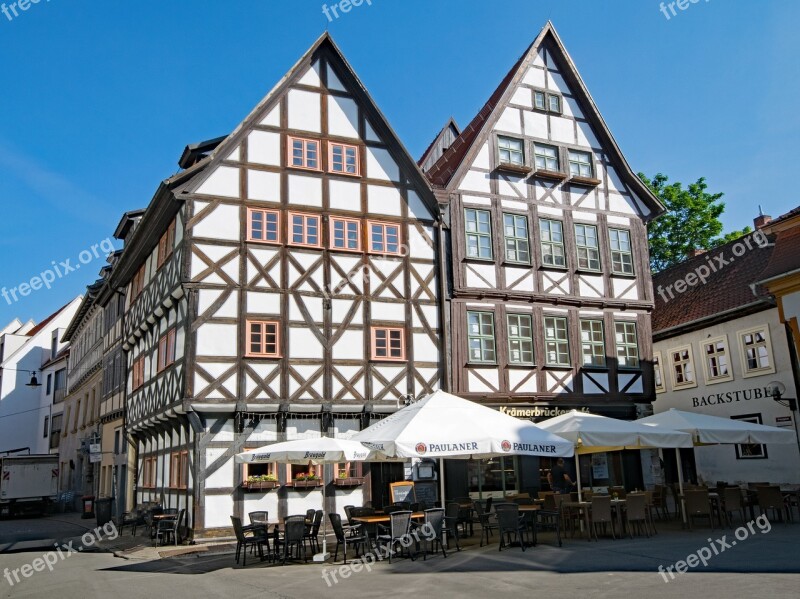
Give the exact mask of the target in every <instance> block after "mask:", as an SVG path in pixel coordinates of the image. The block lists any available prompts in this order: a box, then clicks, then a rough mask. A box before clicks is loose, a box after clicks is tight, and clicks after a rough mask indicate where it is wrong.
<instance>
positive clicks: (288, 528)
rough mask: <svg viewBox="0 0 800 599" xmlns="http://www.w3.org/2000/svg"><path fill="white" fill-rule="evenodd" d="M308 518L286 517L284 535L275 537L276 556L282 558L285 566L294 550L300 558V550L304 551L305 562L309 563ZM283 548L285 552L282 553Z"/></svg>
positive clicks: (301, 516)
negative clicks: (307, 549)
mask: <svg viewBox="0 0 800 599" xmlns="http://www.w3.org/2000/svg"><path fill="white" fill-rule="evenodd" d="M314 513H315V514H316V510H315V512H314ZM306 538H307V537H306V516H303V515H299V516H286V518H284V519H283V534H282V535H280V534H278V535H277V536H276V537H275V555H276V556H278V555H280V556H281V558H282V559H281V563H282V564H285V563H286V560H287V559H288V557H289V555H290V554H291V552H292V549H295V551H296V556H297V558H298V559H299V557H300V548H301V547H302V549H303V561H305V562H308V555H307V554H306ZM281 548H283V551H281Z"/></svg>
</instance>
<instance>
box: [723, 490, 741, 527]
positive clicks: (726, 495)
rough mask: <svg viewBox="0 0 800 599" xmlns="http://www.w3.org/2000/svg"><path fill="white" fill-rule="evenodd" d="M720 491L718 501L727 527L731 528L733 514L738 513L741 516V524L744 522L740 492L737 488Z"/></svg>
mask: <svg viewBox="0 0 800 599" xmlns="http://www.w3.org/2000/svg"><path fill="white" fill-rule="evenodd" d="M721 491H722V492H721V493H720V499H722V513H723V514H725V519H726V520H727V521H728V526H730V527H731V528H732V527H733V512H739V514H740V515H741V516H742V522H744V521H745V513H744V501H743V499H742V490H741V489H740V488H739V487H725V488H724V489H722V490H721Z"/></svg>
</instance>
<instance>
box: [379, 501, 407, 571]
mask: <svg viewBox="0 0 800 599" xmlns="http://www.w3.org/2000/svg"><path fill="white" fill-rule="evenodd" d="M411 515H412V512H411V511H403V512H393V513H392V514H389V526H388V527H387V526H381V525H380V524H379V525H378V531H379V532H378V536H377V538H376V539H375V541H376V543H377V544H378V546H379V547H380V546H381V545H383V546H387V548H388V550H389V563H390V564H391V563H392V555H393V554H394V548H395V546H396V545H398V544H400V546H401V551H402V547H403V545H402V541H404V540H405V539H407V538H408V532H409V530H410V529H411ZM410 556H411V559H412V560H413V559H414V555H413V554H410Z"/></svg>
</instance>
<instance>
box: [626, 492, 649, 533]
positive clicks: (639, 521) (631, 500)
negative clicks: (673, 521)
mask: <svg viewBox="0 0 800 599" xmlns="http://www.w3.org/2000/svg"><path fill="white" fill-rule="evenodd" d="M625 507H626V509H625V519H626V520H627V521H628V534H629V535H630V537H631V538H633V528H634V525H636V529H637V531H638V533H639V534H642V527H643V525H644V534H645V536H646V537H648V538H649V537H650V532H649V528H650V524H649V522H648V518H647V495H645V494H644V493H631V494H630V495H628V496H627V497H626V498H625ZM620 524H621V515H620Z"/></svg>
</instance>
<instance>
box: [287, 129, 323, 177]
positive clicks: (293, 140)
mask: <svg viewBox="0 0 800 599" xmlns="http://www.w3.org/2000/svg"><path fill="white" fill-rule="evenodd" d="M288 147H289V166H293V167H295V168H307V169H310V170H312V171H318V170H321V169H320V164H319V142H318V141H317V140H315V139H303V138H301V137H289V143H288Z"/></svg>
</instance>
